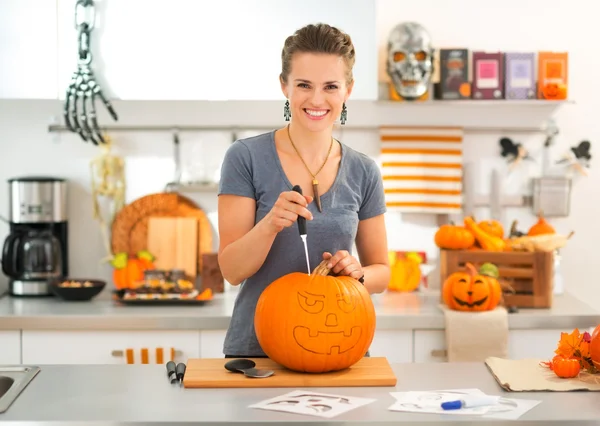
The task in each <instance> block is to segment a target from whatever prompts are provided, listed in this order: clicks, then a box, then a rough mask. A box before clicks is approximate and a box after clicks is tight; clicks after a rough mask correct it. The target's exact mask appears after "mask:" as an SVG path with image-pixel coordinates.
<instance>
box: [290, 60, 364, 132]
mask: <svg viewBox="0 0 600 426" xmlns="http://www.w3.org/2000/svg"><path fill="white" fill-rule="evenodd" d="M291 65H292V66H291V70H290V74H289V76H288V79H287V83H285V82H283V81H282V82H281V88H282V91H283V94H284V95H285V96H286V98H288V100H289V102H290V110H291V113H292V120H294V121H295V122H296V123H297V124H300V125H301V126H302V127H304V128H306V129H307V130H310V131H313V132H319V131H322V130H325V129H327V128H331V126H333V123H334V122H335V120H337V119H339V117H340V114H341V112H342V106H343V104H344V102H346V100H347V99H348V97H349V96H350V92H351V91H352V86H353V83H350V85H348V84H347V76H348V69H347V66H346V63H345V62H344V59H343V58H342V57H340V56H338V55H331V54H325V53H306V52H297V53H295V54H294V56H293V58H292V61H291Z"/></svg>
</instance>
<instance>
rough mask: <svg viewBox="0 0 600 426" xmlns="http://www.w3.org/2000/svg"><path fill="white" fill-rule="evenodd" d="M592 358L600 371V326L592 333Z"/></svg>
mask: <svg viewBox="0 0 600 426" xmlns="http://www.w3.org/2000/svg"><path fill="white" fill-rule="evenodd" d="M590 358H591V359H592V362H593V363H594V367H596V368H598V369H600V324H599V325H598V326H597V327H596V328H595V329H594V331H593V332H592V339H591V341H590Z"/></svg>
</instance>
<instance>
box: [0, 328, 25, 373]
mask: <svg viewBox="0 0 600 426" xmlns="http://www.w3.org/2000/svg"><path fill="white" fill-rule="evenodd" d="M0 348H1V349H0V365H3V364H4V365H7V364H20V363H21V331H19V330H0Z"/></svg>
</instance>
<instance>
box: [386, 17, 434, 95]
mask: <svg viewBox="0 0 600 426" xmlns="http://www.w3.org/2000/svg"><path fill="white" fill-rule="evenodd" d="M387 73H388V75H389V76H390V78H391V79H392V82H393V84H394V87H395V88H396V92H397V93H398V94H399V95H400V96H401V97H402V98H404V99H407V100H415V99H419V98H420V97H421V96H423V95H424V94H425V93H427V91H428V90H429V84H430V82H431V78H432V73H433V47H432V45H431V37H430V36H429V33H428V32H427V30H426V29H425V28H423V26H422V25H421V24H418V23H416V22H403V23H401V24H398V25H396V27H394V29H392V32H391V33H390V36H389V38H388V46H387Z"/></svg>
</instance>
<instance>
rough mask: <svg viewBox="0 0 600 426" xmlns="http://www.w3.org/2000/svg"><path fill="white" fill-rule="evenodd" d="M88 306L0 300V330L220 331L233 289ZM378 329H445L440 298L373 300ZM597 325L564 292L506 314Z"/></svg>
mask: <svg viewBox="0 0 600 426" xmlns="http://www.w3.org/2000/svg"><path fill="white" fill-rule="evenodd" d="M105 293H106V294H101V295H100V296H99V297H98V298H96V299H94V300H92V301H89V302H65V301H62V300H60V299H58V298H14V297H9V296H4V297H3V298H1V299H0V330H11V329H13V330H14V329H19V330H224V329H227V327H228V325H229V321H230V318H231V312H232V310H233V304H234V301H235V297H236V296H237V294H238V291H237V289H235V288H234V289H230V290H228V291H226V292H225V293H219V294H216V295H215V298H214V299H213V300H212V301H211V302H209V303H207V304H206V305H202V306H189V305H188V306H126V305H120V304H118V303H115V302H114V301H112V300H110V296H109V294H108V292H105ZM373 301H374V303H375V308H376V312H377V329H378V330H411V329H416V328H419V329H439V330H441V329H444V326H445V325H444V315H443V312H442V311H441V310H440V308H439V303H440V302H439V293H438V292H437V291H430V292H427V293H393V292H386V293H383V294H376V295H373ZM598 323H600V307H596V308H593V307H591V306H589V305H587V304H586V303H584V302H582V301H580V300H578V299H576V298H575V297H573V296H572V295H570V294H568V293H566V294H563V295H559V296H555V298H554V303H553V307H552V308H551V309H521V310H519V312H518V313H513V314H510V315H509V328H510V329H573V328H575V327H580V328H584V327H590V326H591V325H592V324H598Z"/></svg>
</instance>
